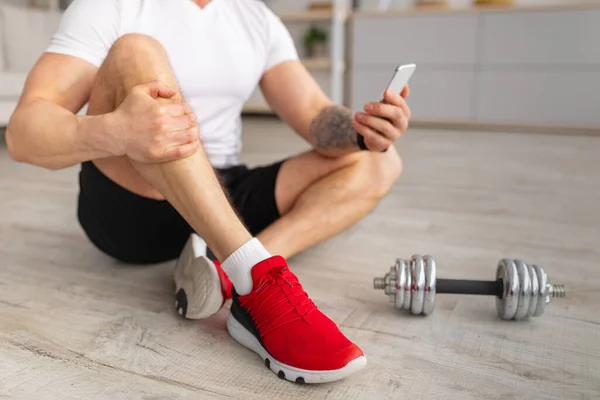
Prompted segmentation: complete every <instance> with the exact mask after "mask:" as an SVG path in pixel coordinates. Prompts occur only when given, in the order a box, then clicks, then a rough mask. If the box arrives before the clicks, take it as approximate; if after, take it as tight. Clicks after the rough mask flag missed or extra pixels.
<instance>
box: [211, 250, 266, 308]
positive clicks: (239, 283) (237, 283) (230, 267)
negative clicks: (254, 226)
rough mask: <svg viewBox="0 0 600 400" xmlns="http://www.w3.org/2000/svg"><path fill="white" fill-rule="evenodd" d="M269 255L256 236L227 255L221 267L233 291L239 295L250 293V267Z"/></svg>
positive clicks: (251, 284)
mask: <svg viewBox="0 0 600 400" xmlns="http://www.w3.org/2000/svg"><path fill="white" fill-rule="evenodd" d="M270 257H271V254H269V252H268V251H267V249H265V248H264V246H263V245H262V243H261V242H260V241H259V240H258V239H257V238H253V239H251V240H249V241H248V242H246V243H245V244H243V245H242V247H240V248H239V249H237V250H236V251H234V252H233V253H232V254H231V255H230V256H229V257H227V259H226V260H225V261H223V264H222V265H221V267H222V268H223V271H225V273H226V274H227V275H228V276H229V279H231V283H232V284H233V287H234V288H235V291H236V292H237V293H238V294H239V295H240V296H244V295H247V294H248V293H250V292H251V291H252V287H253V286H254V283H253V281H252V273H251V271H252V267H254V266H255V265H256V264H258V263H259V262H261V261H264V260H266V259H267V258H270Z"/></svg>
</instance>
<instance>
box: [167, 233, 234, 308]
mask: <svg viewBox="0 0 600 400" xmlns="http://www.w3.org/2000/svg"><path fill="white" fill-rule="evenodd" d="M206 250H207V249H206V243H204V241H203V240H202V239H201V238H200V236H198V235H196V234H192V235H191V236H190V238H189V239H188V241H187V243H186V245H185V247H184V248H183V250H182V252H181V255H180V257H179V259H178V260H177V263H176V264H175V272H174V274H173V276H174V281H175V309H176V310H177V312H178V313H179V315H181V316H183V317H185V318H188V319H202V318H208V317H210V316H211V315H213V314H215V313H216V312H217V311H219V310H220V309H221V307H222V306H223V303H225V301H226V300H227V299H230V298H231V289H232V285H231V281H230V280H229V278H228V277H227V275H226V274H225V271H223V269H222V268H221V264H220V263H219V261H211V260H210V259H209V258H208V257H206Z"/></svg>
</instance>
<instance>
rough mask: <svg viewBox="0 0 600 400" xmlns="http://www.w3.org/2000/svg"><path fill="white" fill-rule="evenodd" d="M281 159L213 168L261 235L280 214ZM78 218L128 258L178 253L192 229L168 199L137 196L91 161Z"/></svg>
mask: <svg viewBox="0 0 600 400" xmlns="http://www.w3.org/2000/svg"><path fill="white" fill-rule="evenodd" d="M282 163H283V161H280V162H277V163H274V164H271V165H267V166H263V167H258V168H253V169H249V168H248V167H246V166H245V165H238V166H234V167H231V168H225V169H215V172H216V173H217V176H218V177H219V178H220V180H221V182H222V184H223V189H224V190H225V191H226V192H227V194H228V196H229V198H230V199H231V202H232V205H233V207H234V209H235V210H236V212H237V214H238V215H239V217H240V219H241V220H242V222H243V223H244V224H245V225H246V227H247V228H248V230H249V231H250V233H251V234H252V235H257V234H258V233H259V232H260V231H262V230H263V229H265V228H266V227H267V226H269V225H270V224H271V223H273V222H274V221H275V220H277V219H278V218H279V216H280V215H279V211H278V209H277V204H276V201H275V181H276V179H277V174H278V173H279V169H280V167H281V164H282ZM79 185H80V190H79V203H78V212H77V215H78V218H79V223H80V224H81V227H82V228H83V230H84V231H85V233H86V235H87V236H88V238H89V239H90V241H91V242H92V243H93V244H94V245H95V246H96V247H97V248H98V249H99V250H101V251H102V252H104V253H106V254H107V255H109V256H111V257H113V258H115V259H117V260H119V261H122V262H125V263H135V264H140V263H141V264H150V263H159V262H164V261H169V260H172V259H175V258H177V257H178V256H179V254H180V252H181V250H182V249H183V246H184V245H185V243H186V241H187V239H188V237H189V235H190V234H191V233H192V232H193V229H192V228H191V227H190V225H189V224H188V223H187V222H186V221H185V219H184V218H183V217H182V216H181V215H180V214H179V213H178V212H177V211H176V210H175V208H173V206H171V204H170V203H169V202H167V201H166V200H155V199H150V198H147V197H142V196H139V195H137V194H135V193H133V192H130V191H129V190H127V189H125V188H123V187H122V186H120V185H118V184H116V183H115V182H113V181H112V180H111V179H109V178H108V177H107V176H105V175H104V174H103V173H102V172H101V171H100V170H99V169H98V168H97V167H96V166H95V165H94V164H93V163H92V162H85V163H83V164H82V165H81V171H80V173H79Z"/></svg>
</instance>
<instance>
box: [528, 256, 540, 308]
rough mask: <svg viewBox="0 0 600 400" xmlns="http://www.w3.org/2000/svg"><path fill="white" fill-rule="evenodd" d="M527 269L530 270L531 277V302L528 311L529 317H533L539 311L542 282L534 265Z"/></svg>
mask: <svg viewBox="0 0 600 400" xmlns="http://www.w3.org/2000/svg"><path fill="white" fill-rule="evenodd" d="M527 269H528V270H529V276H530V277H531V300H530V301H529V310H528V311H527V316H528V317H532V316H533V315H534V314H535V310H536V309H537V305H538V298H539V291H540V282H539V280H538V276H537V273H536V272H535V268H534V267H533V265H529V264H528V265H527Z"/></svg>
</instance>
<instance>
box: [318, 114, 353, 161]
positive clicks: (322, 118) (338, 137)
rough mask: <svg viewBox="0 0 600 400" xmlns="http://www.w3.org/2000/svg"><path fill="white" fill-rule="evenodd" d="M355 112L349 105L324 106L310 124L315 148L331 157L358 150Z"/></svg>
mask: <svg viewBox="0 0 600 400" xmlns="http://www.w3.org/2000/svg"><path fill="white" fill-rule="evenodd" d="M353 115H354V113H353V112H352V110H350V109H348V108H347V107H344V106H340V105H330V106H327V107H325V108H323V109H322V110H321V111H320V112H319V114H318V115H317V116H316V117H315V118H314V119H313V121H312V122H311V124H310V129H309V135H310V142H311V144H312V145H313V146H314V148H315V150H316V151H318V152H319V153H321V154H323V155H325V156H329V157H339V156H343V155H345V154H348V153H352V152H355V151H358V150H359V148H358V144H357V135H356V130H355V129H354V127H353V126H352V118H353Z"/></svg>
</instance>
